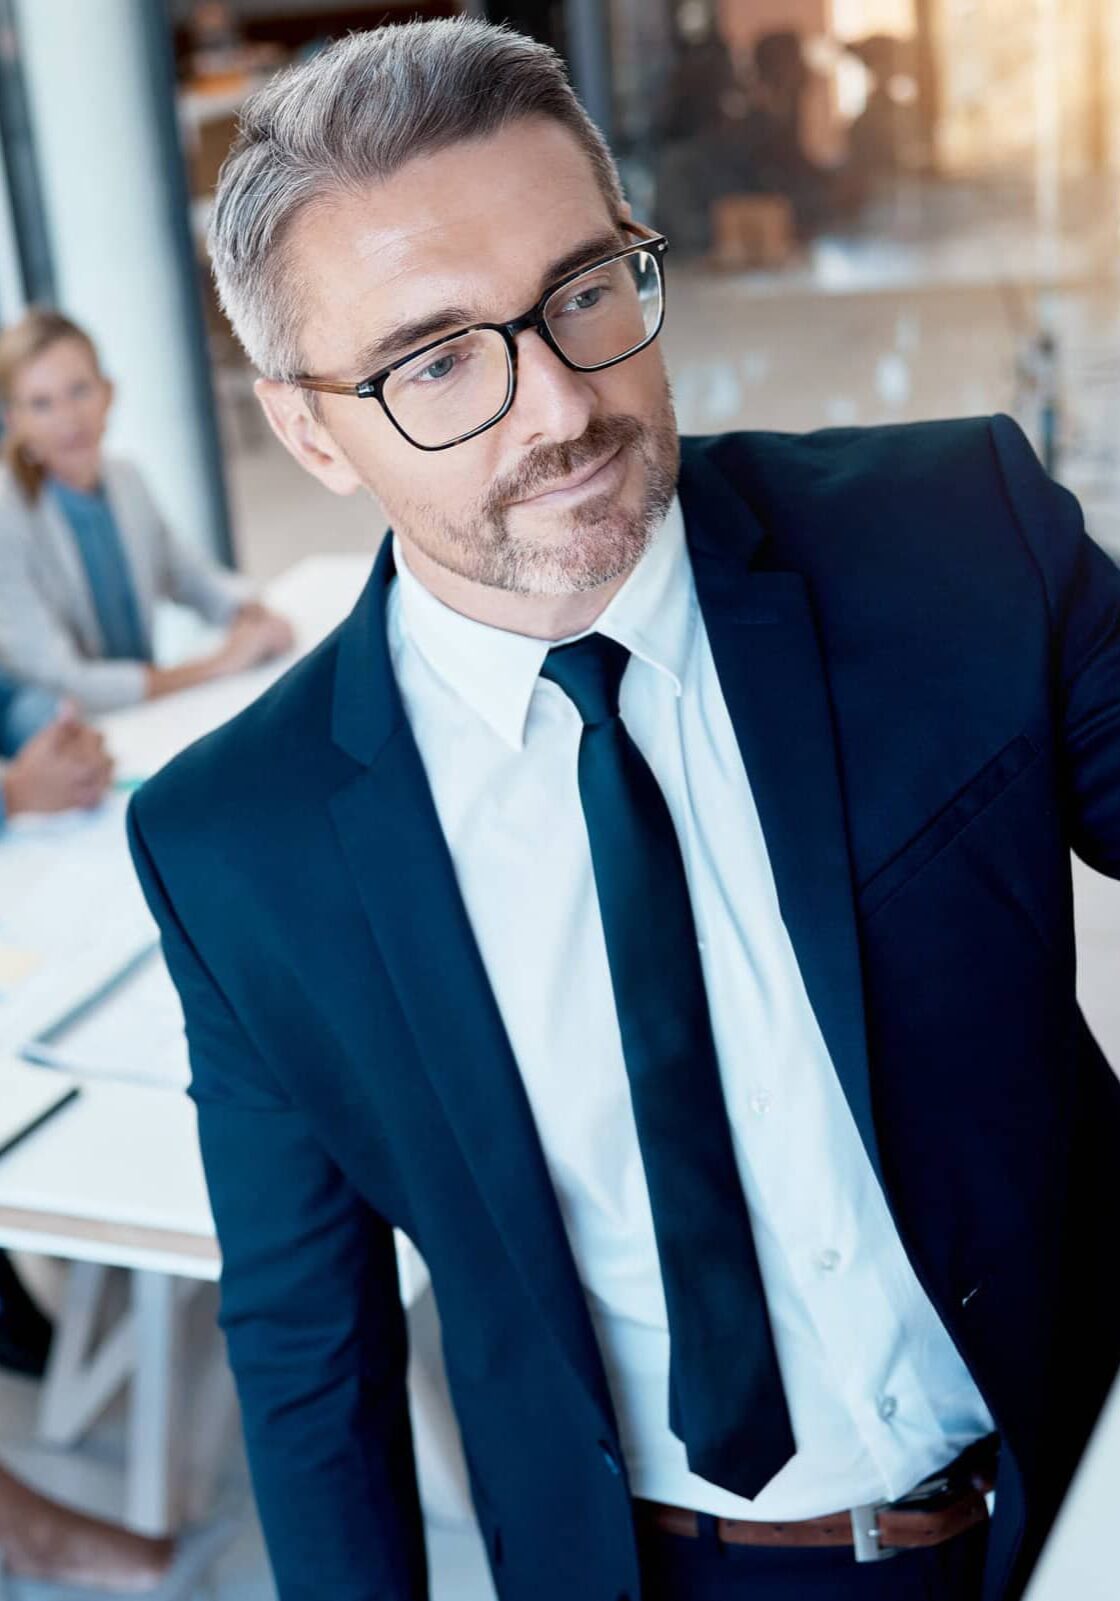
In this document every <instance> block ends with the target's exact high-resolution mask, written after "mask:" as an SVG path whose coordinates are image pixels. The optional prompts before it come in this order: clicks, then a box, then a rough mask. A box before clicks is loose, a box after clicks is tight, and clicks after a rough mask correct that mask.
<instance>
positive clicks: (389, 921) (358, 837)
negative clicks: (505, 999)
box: [330, 540, 610, 1416]
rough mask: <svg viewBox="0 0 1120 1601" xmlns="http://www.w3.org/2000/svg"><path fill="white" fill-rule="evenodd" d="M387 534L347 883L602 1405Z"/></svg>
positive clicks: (358, 723) (339, 826) (356, 714)
mask: <svg viewBox="0 0 1120 1601" xmlns="http://www.w3.org/2000/svg"><path fill="white" fill-rule="evenodd" d="M390 545H391V541H389V540H386V543H385V546H384V548H383V550H382V553H381V556H380V557H379V559H378V562H377V565H376V567H375V569H374V573H373V576H372V578H371V581H370V584H369V586H368V588H367V590H366V593H365V595H364V596H363V598H362V600H361V602H360V603H359V607H358V609H357V611H356V612H355V614H354V616H353V617H352V618H351V619H350V621H349V622H348V623H347V624H346V626H345V629H344V631H343V636H342V639H341V641H340V647H339V663H338V672H337V677H336V686H335V711H334V734H335V739H336V741H337V742H338V743H339V744H341V745H343V747H344V748H345V749H347V750H348V751H349V753H350V754H351V756H353V757H355V759H356V760H358V761H359V762H360V763H361V764H362V769H361V771H360V772H359V773H358V774H357V776H356V777H354V778H353V779H351V780H350V781H349V782H348V783H347V784H346V785H344V786H343V787H342V788H341V789H339V790H337V791H336V792H335V793H334V795H333V796H332V798H331V803H330V805H331V812H332V816H333V820H334V824H335V828H336V830H337V832H338V835H339V838H340V840H341V842H342V846H343V850H344V851H345V854H346V857H347V860H348V862H349V865H350V868H351V871H352V873H353V876H354V882H355V885H356V887H357V890H358V894H359V896H360V897H361V900H362V904H363V907H364V910H365V913H366V917H367V919H368V921H369V924H370V927H371V929H372V932H373V937H374V940H375V941H376V944H377V947H378V950H379V951H380V954H381V957H382V960H383V961H384V963H385V967H386V969H387V970H388V973H389V977H390V980H391V982H392V984H393V986H394V989H395V991H396V994H397V998H398V1000H399V1002H400V1005H401V1008H402V1010H403V1012H404V1015H405V1018H406V1019H407V1022H408V1025H409V1027H410V1029H411V1032H412V1035H413V1037H414V1039H415V1041H416V1046H417V1050H418V1054H419V1056H420V1059H421V1061H422V1063H423V1065H424V1068H425V1069H426V1071H427V1073H428V1076H429V1078H430V1080H431V1082H432V1084H433V1085H434V1087H435V1090H436V1092H437V1094H438V1095H439V1098H440V1100H441V1102H442V1104H443V1107H444V1110H445V1111H446V1114H447V1118H448V1122H449V1124H450V1126H451V1128H452V1130H453V1131H454V1134H455V1136H456V1139H457V1140H458V1143H459V1146H460V1148H461V1150H462V1152H463V1155H464V1158H465V1160H466V1162H467V1165H468V1167H469V1168H470V1170H471V1172H472V1174H473V1176H474V1178H475V1181H476V1183H477V1185H478V1188H479V1191H480V1193H481V1195H482V1197H483V1200H484V1202H485V1204H486V1206H487V1208H488V1210H489V1211H490V1214H491V1216H492V1218H493V1220H494V1222H495V1224H496V1226H497V1228H498V1231H499V1233H500V1235H501V1237H502V1239H503V1241H504V1243H505V1246H506V1249H507V1250H508V1252H509V1254H510V1256H511V1258H512V1259H513V1261H514V1263H515V1265H516V1267H517V1268H518V1269H519V1271H520V1274H521V1277H522V1279H523V1281H524V1284H525V1287H526V1288H527V1290H528V1291H529V1293H530V1295H531V1296H532V1297H533V1299H534V1300H535V1301H536V1302H537V1303H538V1305H539V1307H540V1309H541V1311H542V1312H543V1314H544V1316H545V1319H546V1321H547V1323H548V1324H549V1325H550V1327H551V1328H552V1330H553V1332H554V1334H555V1335H556V1337H557V1338H558V1340H559V1342H560V1344H561V1347H562V1349H563V1350H564V1353H565V1355H566V1356H567V1358H568V1360H569V1361H570V1363H571V1365H572V1367H573V1369H574V1371H575V1372H576V1374H577V1375H578V1376H579V1378H580V1379H581V1380H582V1381H583V1382H584V1383H585V1384H587V1385H589V1387H590V1389H591V1393H592V1396H593V1398H594V1399H595V1401H596V1402H597V1403H598V1405H599V1407H600V1409H601V1410H602V1411H603V1413H604V1415H605V1416H610V1400H609V1395H608V1391H607V1387H606V1380H605V1377H604V1374H603V1370H602V1363H601V1359H600V1356H599V1350H598V1346H597V1344H596V1341H595V1336H594V1332H593V1330H592V1328H591V1322H590V1318H589V1316H588V1312H587V1306H586V1302H585V1299H584V1296H583V1292H582V1289H581V1286H580V1283H579V1278H578V1275H577V1272H576V1268H575V1263H574V1260H573V1258H572V1254H571V1250H570V1248H569V1245H568V1240H567V1235H566V1233H565V1231H564V1226H563V1221H562V1219H561V1216H560V1210H559V1206H558V1204H557V1201H556V1195H555V1192H554V1190H553V1188H552V1183H551V1180H550V1178H549V1175H548V1170H547V1167H546V1165H545V1160H544V1154H543V1151H542V1149H541V1145H540V1140H539V1136H538V1134H537V1130H536V1126H535V1124H534V1122H533V1118H532V1113H531V1111H530V1108H529V1103H528V1099H527V1097H526V1094H525V1090H524V1086H523V1084H522V1080H521V1075H520V1073H519V1071H518V1068H517V1064H516V1061H515V1059H514V1056H513V1052H512V1049H511V1047H510V1044H509V1040H508V1038H507V1036H506V1032H505V1027H504V1025H503V1023H502V1020H501V1016H500V1013H499V1011H498V1006H497V1002H496V1001H495V999H494V995H493V991H492V989H491V987H490V983H489V980H488V977H487V974H486V970H485V967H484V965H483V962H482V957H481V955H480V953H479V950H478V946H477V944H476V941H475V938H474V933H473V931H472V929H471V926H470V922H469V919H468V916H467V912H466V908H465V906H464V904H463V900H462V896H461V894H460V892H459V888H458V884H457V882H456V878H455V870H454V866H453V863H452V860H451V856H450V852H449V851H448V849H447V846H446V843H445V841H444V838H443V832H442V830H441V828H440V824H439V818H438V815H437V813H436V809H435V804H434V802H433V800H432V796H431V790H430V788H429V785H428V782H427V776H426V774H425V772H424V767H423V763H422V761H421V758H420V753H419V751H418V749H417V747H416V743H415V740H414V739H413V737H412V733H411V731H410V729H409V727H408V723H407V719H406V717H405V715H404V710H403V707H402V705H401V703H400V697H399V694H398V691H397V687H396V681H395V678H394V674H393V668H392V663H391V660H390V657H389V650H388V644H387V641H386V637H385V625H384V610H385V593H386V587H387V585H388V582H389V580H390V578H391V577H392V571H393V567H392V558H391V554H390Z"/></svg>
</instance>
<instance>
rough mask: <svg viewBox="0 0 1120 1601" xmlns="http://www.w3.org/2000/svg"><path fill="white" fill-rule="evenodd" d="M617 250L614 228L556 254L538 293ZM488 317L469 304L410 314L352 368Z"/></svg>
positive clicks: (363, 368) (375, 363) (378, 363)
mask: <svg viewBox="0 0 1120 1601" xmlns="http://www.w3.org/2000/svg"><path fill="white" fill-rule="evenodd" d="M619 249H621V244H620V240H619V233H618V230H617V229H614V228H612V229H609V230H606V231H604V232H603V233H600V234H595V235H594V236H593V237H591V238H589V239H584V240H583V241H582V242H581V243H580V244H578V245H574V246H573V247H572V249H571V250H566V251H565V252H564V254H563V255H562V256H558V257H557V258H556V260H555V261H550V262H549V264H548V266H547V267H546V268H545V270H544V272H543V273H542V274H541V281H540V291H541V293H542V294H543V293H544V291H545V290H546V289H547V288H548V286H549V284H552V283H555V282H556V280H557V279H558V278H566V277H567V275H568V274H569V273H570V272H578V271H579V269H580V268H581V267H589V266H591V265H592V263H593V262H596V261H598V260H599V259H600V257H602V256H609V255H612V254H613V253H614V251H616V250H619ZM487 320H488V319H487V318H485V317H480V316H479V315H478V314H477V312H475V311H472V310H471V309H470V308H469V307H465V306H441V307H440V308H439V309H438V310H437V311H430V312H428V313H426V314H425V315H424V316H423V317H413V318H411V319H410V320H409V321H408V322H402V323H399V324H398V325H397V327H395V328H393V329H391V330H390V332H388V333H386V334H378V335H377V337H376V338H374V339H372V340H371V341H370V342H369V344H367V345H365V346H363V348H362V349H361V350H360V351H359V352H358V355H357V356H356V358H355V360H354V371H355V372H356V373H360V374H369V373H374V372H378V371H379V370H380V369H381V368H382V367H385V366H387V365H388V364H389V362H391V361H393V360H394V359H395V358H396V357H397V356H407V355H408V353H409V351H411V350H416V349H418V348H419V346H421V345H423V344H426V343H427V341H428V340H429V339H438V337H439V335H440V334H442V333H453V332H454V331H455V330H456V329H457V328H466V327H468V326H470V324H471V323H475V322H485V321H487Z"/></svg>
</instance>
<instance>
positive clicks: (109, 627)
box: [49, 478, 152, 662]
mask: <svg viewBox="0 0 1120 1601" xmlns="http://www.w3.org/2000/svg"><path fill="white" fill-rule="evenodd" d="M49 491H50V493H51V495H52V496H53V497H54V500H55V504H56V505H57V506H58V508H59V510H60V511H61V512H62V514H63V516H64V517H65V518H66V521H67V522H68V523H69V524H70V527H71V529H72V531H73V534H74V543H75V544H76V545H77V547H78V554H79V555H80V556H81V558H82V564H83V566H84V567H85V571H86V579H87V581H88V583H89V588H90V594H91V596H92V597H93V605H94V610H95V611H96V613H97V621H98V624H99V626H100V629H101V637H102V641H103V643H104V646H105V659H106V661H145V662H146V661H151V659H152V651H151V645H150V643H149V641H148V639H147V638H146V636H145V633H144V628H143V625H142V624H141V621H140V612H139V608H138V607H137V604H136V591H135V588H134V587H133V583H132V574H131V572H130V571H129V566H128V559H127V557H126V556H125V553H124V546H123V545H122V543H121V536H120V532H119V530H118V528H117V522H116V518H115V517H114V516H113V509H112V507H111V506H110V505H109V501H108V497H107V496H106V494H105V491H104V490H103V489H101V488H97V489H95V490H92V491H90V492H87V491H84V490H81V489H72V488H71V487H70V485H69V484H64V483H62V482H60V480H59V479H57V478H52V479H51V480H50V483H49Z"/></svg>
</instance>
